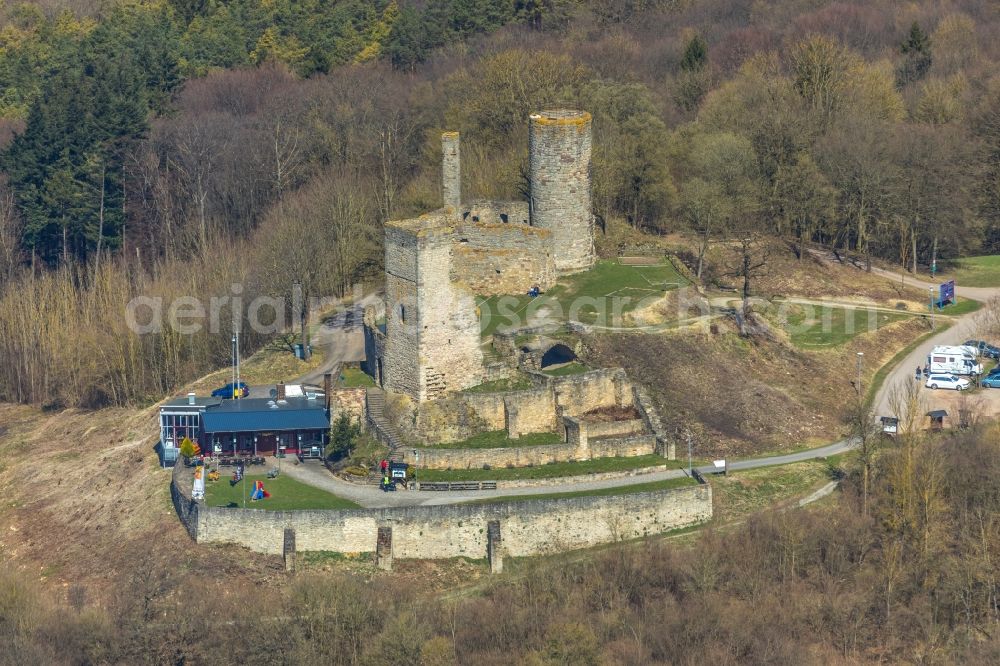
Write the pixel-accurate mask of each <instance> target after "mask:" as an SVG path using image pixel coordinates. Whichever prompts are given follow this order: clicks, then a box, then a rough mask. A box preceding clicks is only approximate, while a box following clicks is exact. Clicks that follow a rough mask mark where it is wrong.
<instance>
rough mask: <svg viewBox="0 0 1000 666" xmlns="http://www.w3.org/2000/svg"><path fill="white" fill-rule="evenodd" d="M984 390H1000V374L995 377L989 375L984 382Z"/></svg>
mask: <svg viewBox="0 0 1000 666" xmlns="http://www.w3.org/2000/svg"><path fill="white" fill-rule="evenodd" d="M982 387H983V388H1000V373H998V374H995V375H987V376H986V379H984V380H983V382H982Z"/></svg>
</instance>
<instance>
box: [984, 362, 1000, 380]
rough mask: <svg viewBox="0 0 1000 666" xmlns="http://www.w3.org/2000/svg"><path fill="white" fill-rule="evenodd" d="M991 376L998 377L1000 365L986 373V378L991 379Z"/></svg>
mask: <svg viewBox="0 0 1000 666" xmlns="http://www.w3.org/2000/svg"><path fill="white" fill-rule="evenodd" d="M993 375H1000V365H998V366H997V367H995V368H993V369H992V370H990V371H989V372H987V373H986V376H987V377H992V376H993Z"/></svg>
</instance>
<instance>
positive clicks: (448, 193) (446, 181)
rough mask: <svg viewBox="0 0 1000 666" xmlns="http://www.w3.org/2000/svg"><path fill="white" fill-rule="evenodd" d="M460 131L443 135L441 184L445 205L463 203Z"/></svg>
mask: <svg viewBox="0 0 1000 666" xmlns="http://www.w3.org/2000/svg"><path fill="white" fill-rule="evenodd" d="M460 157H461V156H460V153H459V135H458V132H445V133H444V134H442V135H441V185H442V190H443V199H444V205H445V206H451V207H452V208H454V209H455V210H458V207H459V206H461V205H462V168H461V159H460Z"/></svg>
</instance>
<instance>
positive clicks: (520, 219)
mask: <svg viewBox="0 0 1000 666" xmlns="http://www.w3.org/2000/svg"><path fill="white" fill-rule="evenodd" d="M458 210H459V212H460V215H459V219H460V220H461V222H462V224H463V225H474V224H485V225H497V224H511V225H520V226H525V227H527V226H531V212H530V208H529V206H528V202H527V201H485V200H474V201H466V202H465V203H463V204H462V205H461V206H460V207H459V208H458ZM544 235H545V237H546V238H551V234H548V233H545V234H544Z"/></svg>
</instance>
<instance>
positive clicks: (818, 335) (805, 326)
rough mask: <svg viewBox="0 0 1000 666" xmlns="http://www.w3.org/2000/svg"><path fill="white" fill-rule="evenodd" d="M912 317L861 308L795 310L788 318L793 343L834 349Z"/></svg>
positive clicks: (801, 345)
mask: <svg viewBox="0 0 1000 666" xmlns="http://www.w3.org/2000/svg"><path fill="white" fill-rule="evenodd" d="M910 316H912V315H908V314H902V313H900V314H895V313H892V312H880V311H875V310H868V309H864V308H858V309H852V308H841V307H819V306H816V307H813V308H812V311H811V312H810V310H809V307H808V306H803V307H796V308H795V309H794V310H793V311H792V312H789V313H788V315H787V321H788V330H789V332H790V334H791V335H790V337H791V341H792V344H794V345H795V346H796V347H802V348H804V349H816V348H823V347H836V346H838V345H842V344H844V343H845V342H848V341H849V340H850V339H851V338H853V337H854V336H855V335H858V334H860V333H867V332H869V331H876V330H878V329H879V328H882V327H883V326H886V325H887V324H891V323H893V322H897V321H902V320H903V319H906V318H908V317H910Z"/></svg>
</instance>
